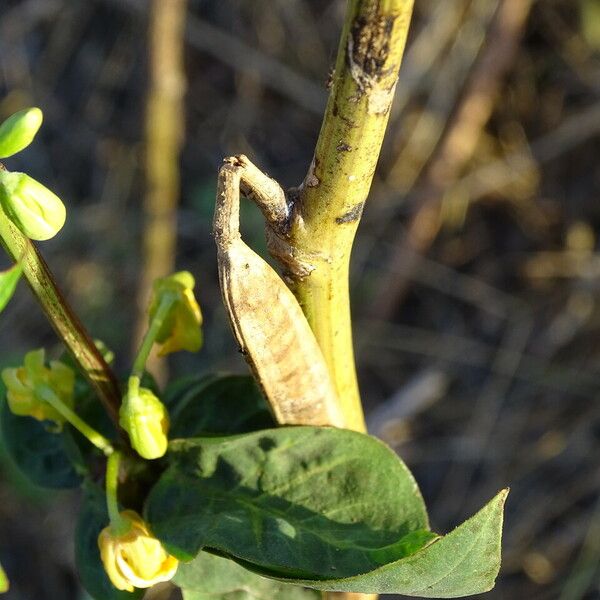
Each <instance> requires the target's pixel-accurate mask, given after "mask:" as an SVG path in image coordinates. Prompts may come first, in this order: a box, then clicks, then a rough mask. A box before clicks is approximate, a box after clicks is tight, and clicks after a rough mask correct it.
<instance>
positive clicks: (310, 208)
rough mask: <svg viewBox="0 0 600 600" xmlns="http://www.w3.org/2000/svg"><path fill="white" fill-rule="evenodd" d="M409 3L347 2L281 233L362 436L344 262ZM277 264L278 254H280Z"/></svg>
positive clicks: (345, 406)
mask: <svg viewBox="0 0 600 600" xmlns="http://www.w3.org/2000/svg"><path fill="white" fill-rule="evenodd" d="M412 8H413V0H350V1H349V2H348V10H347V14H346V20H345V24H344V29H343V32H342V37H341V41H340V46H339V49H338V55H337V60H336V66H335V74H334V77H333V83H332V88H331V93H330V96H329V101H328V104H327V109H326V112H325V116H324V119H323V124H322V126H321V131H320V134H319V139H318V141H317V145H316V149H315V155H314V159H313V162H312V164H311V167H310V170H309V172H308V174H307V176H306V178H305V180H304V183H303V185H302V186H301V188H300V190H299V196H298V198H297V199H296V201H295V203H294V211H295V212H294V215H293V217H292V222H291V225H290V231H289V232H288V234H287V243H288V244H289V250H288V256H287V257H284V258H283V260H284V262H285V263H286V267H287V268H288V273H287V275H288V276H289V278H290V279H291V282H292V289H293V290H294V293H295V295H296V297H297V298H298V300H299V302H300V304H301V306H302V308H303V310H304V313H305V315H306V318H307V319H308V321H309V323H310V325H311V327H312V329H313V331H314V333H315V336H316V338H317V341H318V342H319V346H320V347H321V350H322V351H323V355H324V357H325V360H326V361H327V364H328V366H329V369H330V372H331V375H332V377H333V380H334V383H335V386H336V389H337V392H338V396H339V398H340V403H341V408H342V410H343V412H344V415H345V417H346V421H347V424H348V427H349V428H351V429H356V430H359V431H364V428H365V423H364V416H363V411H362V406H361V402H360V395H359V391H358V384H357V380H356V373H355V366H354V354H353V348H352V329H351V318H350V300H349V290H348V271H349V260H350V253H351V249H352V243H353V240H354V235H355V233H356V229H357V227H358V223H359V220H360V217H361V214H362V209H363V206H364V203H365V200H366V198H367V195H368V193H369V189H370V186H371V181H372V179H373V174H374V171H375V166H376V163H377V159H378V157H379V152H380V149H381V144H382V142H383V136H384V133H385V129H386V125H387V121H388V116H389V112H390V107H391V102H392V99H393V96H394V90H395V86H396V81H397V78H398V70H399V67H400V62H401V60H402V55H403V52H404V45H405V42H406V36H407V32H408V25H409V22H410V17H411V14H412ZM277 255H278V257H279V258H280V259H281V258H282V256H281V253H277Z"/></svg>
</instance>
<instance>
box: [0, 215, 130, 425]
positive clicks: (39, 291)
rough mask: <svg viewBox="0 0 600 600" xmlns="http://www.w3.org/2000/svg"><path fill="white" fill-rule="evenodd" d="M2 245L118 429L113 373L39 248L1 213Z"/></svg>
mask: <svg viewBox="0 0 600 600" xmlns="http://www.w3.org/2000/svg"><path fill="white" fill-rule="evenodd" d="M0 242H1V243H2V245H3V246H4V248H5V249H6V251H7V252H8V254H9V255H10V256H11V257H12V258H13V259H14V260H15V261H20V262H21V265H22V267H23V274H24V275H25V278H26V279H27V282H28V284H29V287H30V288H31V290H32V292H33V293H34V295H35V296H36V298H37V300H38V302H39V303H40V305H41V307H42V309H43V310H44V312H45V313H46V316H47V317H48V320H49V321H50V323H51V325H52V327H53V328H54V329H55V331H56V333H57V334H58V335H59V337H60V338H61V339H62V340H63V342H64V344H65V346H66V347H67V348H68V350H69V351H70V352H71V354H72V355H73V357H74V358H75V360H76V361H77V363H78V364H79V366H80V367H81V370H82V371H83V373H84V375H85V376H86V378H87V379H88V380H89V382H90V384H91V385H92V387H93V388H94V389H95V390H96V393H97V394H98V397H99V398H100V401H101V402H102V403H103V405H104V407H105V408H106V410H107V412H108V414H109V415H110V417H111V419H112V420H113V421H114V423H115V424H117V425H118V420H119V419H118V412H119V404H120V401H121V393H120V390H119V385H118V383H117V380H116V378H115V376H114V374H113V372H112V370H111V369H110V367H109V366H108V364H107V363H106V361H105V360H104V358H103V357H102V355H101V354H100V352H99V351H98V349H97V348H96V345H95V344H94V342H93V340H92V339H91V338H90V336H89V335H88V333H87V332H86V330H85V329H84V327H83V325H82V324H81V322H80V321H79V319H78V318H77V316H76V315H75V313H74V312H73V311H72V309H71V307H70V306H69V305H68V303H67V301H66V300H65V298H64V297H63V296H62V294H61V292H60V290H59V289H58V287H57V286H56V283H55V282H54V278H53V276H52V273H51V272H50V269H49V268H48V266H47V265H46V263H45V262H44V259H43V258H42V257H41V255H40V254H39V252H38V250H37V248H36V247H35V246H34V245H33V243H32V242H31V241H30V240H29V239H28V238H26V237H25V236H24V235H23V234H22V233H21V232H20V231H19V230H18V229H17V228H16V227H15V226H14V225H13V223H12V222H11V221H10V219H8V217H7V216H6V215H5V214H4V212H3V211H1V210H0Z"/></svg>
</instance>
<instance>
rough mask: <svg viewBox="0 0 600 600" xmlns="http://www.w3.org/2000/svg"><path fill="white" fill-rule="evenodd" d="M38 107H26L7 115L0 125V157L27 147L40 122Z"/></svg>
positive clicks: (40, 112)
mask: <svg viewBox="0 0 600 600" xmlns="http://www.w3.org/2000/svg"><path fill="white" fill-rule="evenodd" d="M43 118H44V116H43V114H42V111H41V110H40V109H39V108H26V109H25V110H20V111H19V112H17V113H15V114H14V115H12V116H10V117H8V119H6V121H4V122H3V123H2V125H0V158H7V157H8V156H12V155H13V154H16V153H17V152H20V151H21V150H23V148H27V146H29V144H31V142H32V141H33V138H34V137H35V134H36V133H37V132H38V129H39V128H40V126H41V124H42V120H43Z"/></svg>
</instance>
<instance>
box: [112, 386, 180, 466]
mask: <svg viewBox="0 0 600 600" xmlns="http://www.w3.org/2000/svg"><path fill="white" fill-rule="evenodd" d="M119 423H120V425H121V427H122V428H123V429H124V430H125V431H126V432H127V433H128V434H129V441H130V442H131V446H132V447H133V449H134V450H135V451H136V452H137V453H138V454H139V455H140V456H141V457H142V458H146V459H148V460H152V459H154V458H160V457H161V456H163V455H164V454H165V452H166V451H167V445H168V442H169V441H168V439H167V433H168V431H169V415H168V413H167V409H166V408H165V405H164V404H163V403H162V402H161V401H160V400H159V399H158V398H157V397H156V396H155V395H154V394H153V393H152V391H151V390H149V389H147V388H139V389H138V390H135V391H133V392H129V393H128V394H127V395H126V396H125V398H124V399H123V404H122V405H121V409H120V411H119Z"/></svg>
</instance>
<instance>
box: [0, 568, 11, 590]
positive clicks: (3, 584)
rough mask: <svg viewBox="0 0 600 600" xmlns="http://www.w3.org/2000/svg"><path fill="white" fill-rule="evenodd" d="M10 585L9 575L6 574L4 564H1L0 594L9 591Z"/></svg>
mask: <svg viewBox="0 0 600 600" xmlns="http://www.w3.org/2000/svg"><path fill="white" fill-rule="evenodd" d="M9 587H10V586H9V583H8V577H7V576H6V573H5V572H4V569H3V568H2V565H0V594H4V592H8V588H9Z"/></svg>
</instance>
